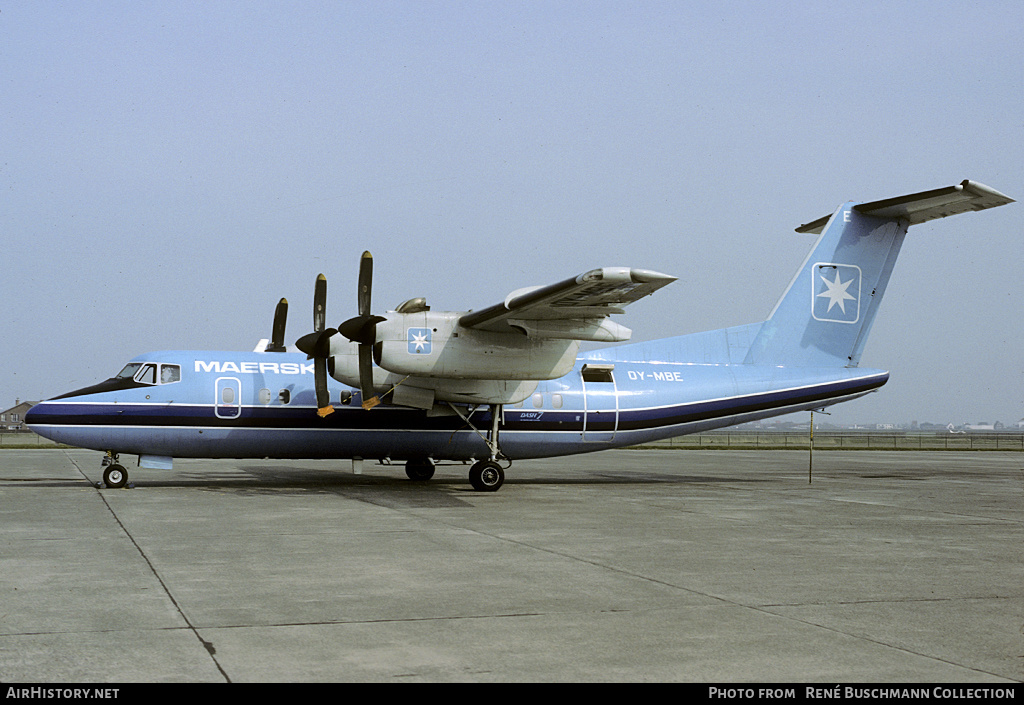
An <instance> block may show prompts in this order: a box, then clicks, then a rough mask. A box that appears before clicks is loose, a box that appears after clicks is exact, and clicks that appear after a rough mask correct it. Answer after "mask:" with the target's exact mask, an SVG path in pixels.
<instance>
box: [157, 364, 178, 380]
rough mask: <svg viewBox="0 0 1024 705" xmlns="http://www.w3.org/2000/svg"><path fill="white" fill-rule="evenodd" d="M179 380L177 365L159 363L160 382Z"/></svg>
mask: <svg viewBox="0 0 1024 705" xmlns="http://www.w3.org/2000/svg"><path fill="white" fill-rule="evenodd" d="M179 381H181V367H180V366H179V365H160V384H174V383H175V382H179Z"/></svg>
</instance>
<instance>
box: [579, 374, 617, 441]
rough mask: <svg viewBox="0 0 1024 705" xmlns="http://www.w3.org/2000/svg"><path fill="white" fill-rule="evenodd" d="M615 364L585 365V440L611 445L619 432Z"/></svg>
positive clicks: (582, 375)
mask: <svg viewBox="0 0 1024 705" xmlns="http://www.w3.org/2000/svg"><path fill="white" fill-rule="evenodd" d="M614 368H615V365H610V364H586V365H583V369H582V370H581V371H580V375H581V377H582V378H583V440H584V441H589V442H594V441H598V442H605V443H607V442H610V441H612V440H614V438H615V433H616V432H617V431H618V429H619V395H618V390H617V389H616V387H615V373H614Z"/></svg>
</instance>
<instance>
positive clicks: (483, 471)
mask: <svg viewBox="0 0 1024 705" xmlns="http://www.w3.org/2000/svg"><path fill="white" fill-rule="evenodd" d="M504 482H505V471H504V470H502V469H501V466H500V465H498V464H497V463H496V462H494V461H493V460H481V461H480V462H479V463H476V464H475V465H473V467H472V468H470V470H469V483H470V484H471V485H473V489H474V490H477V491H479V492H497V491H498V488H499V487H501V485H502V484H503V483H504Z"/></svg>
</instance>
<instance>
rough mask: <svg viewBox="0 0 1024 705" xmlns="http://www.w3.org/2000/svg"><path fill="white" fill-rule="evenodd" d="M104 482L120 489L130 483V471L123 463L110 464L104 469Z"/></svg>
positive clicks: (108, 485)
mask: <svg viewBox="0 0 1024 705" xmlns="http://www.w3.org/2000/svg"><path fill="white" fill-rule="evenodd" d="M103 484H104V485H106V486H107V487H110V488H113V489H115V490H116V489H118V488H121V487H124V486H125V485H127V484H128V471H127V470H125V469H124V467H123V466H121V465H117V464H115V465H108V466H107V467H106V468H105V469H104V470H103Z"/></svg>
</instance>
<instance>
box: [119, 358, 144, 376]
mask: <svg viewBox="0 0 1024 705" xmlns="http://www.w3.org/2000/svg"><path fill="white" fill-rule="evenodd" d="M140 367H142V363H141V362H129V363H128V364H127V365H125V366H124V369H123V370H121V371H120V372H118V373H117V377H115V378H114V379H131V378H132V377H134V376H135V373H136V372H138V371H139V368H140Z"/></svg>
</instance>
